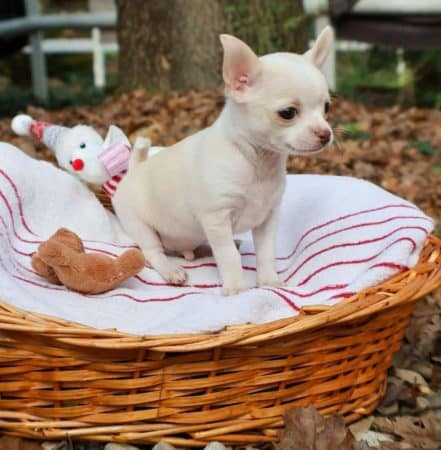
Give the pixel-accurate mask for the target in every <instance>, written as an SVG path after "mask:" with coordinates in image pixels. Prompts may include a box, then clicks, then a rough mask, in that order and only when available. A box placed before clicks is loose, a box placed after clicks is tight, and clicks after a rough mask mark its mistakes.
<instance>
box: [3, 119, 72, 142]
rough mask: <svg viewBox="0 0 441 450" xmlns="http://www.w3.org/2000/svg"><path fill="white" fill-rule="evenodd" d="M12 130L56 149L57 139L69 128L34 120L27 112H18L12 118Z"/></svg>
mask: <svg viewBox="0 0 441 450" xmlns="http://www.w3.org/2000/svg"><path fill="white" fill-rule="evenodd" d="M11 128H12V131H13V132H14V133H15V134H18V135H19V136H29V137H33V138H35V139H38V140H39V141H41V142H43V144H44V145H46V146H47V147H48V148H50V149H51V150H53V151H55V150H56V145H57V140H58V138H59V137H60V135H61V134H63V133H64V132H65V131H67V130H68V129H69V128H67V127H62V126H60V125H54V124H52V123H48V122H42V121H40V120H34V119H33V118H32V117H31V116H28V115H27V114H19V115H18V116H15V117H14V118H13V119H12V122H11Z"/></svg>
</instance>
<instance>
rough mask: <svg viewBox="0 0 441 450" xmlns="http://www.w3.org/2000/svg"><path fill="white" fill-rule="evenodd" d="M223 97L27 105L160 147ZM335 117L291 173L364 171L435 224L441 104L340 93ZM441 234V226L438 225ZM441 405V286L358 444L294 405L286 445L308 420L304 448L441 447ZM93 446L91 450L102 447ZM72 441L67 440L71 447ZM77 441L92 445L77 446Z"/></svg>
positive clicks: (39, 113) (5, 136) (20, 448)
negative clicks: (380, 104) (372, 105)
mask: <svg viewBox="0 0 441 450" xmlns="http://www.w3.org/2000/svg"><path fill="white" fill-rule="evenodd" d="M222 104H223V97H222V95H221V93H220V92H217V91H202V92H190V93H187V94H176V93H174V94H170V95H167V96H165V95H162V94H158V95H154V96H149V95H147V94H146V93H145V92H143V91H136V92H133V93H131V94H124V95H122V96H121V97H118V98H107V99H106V100H105V101H104V103H103V104H101V105H99V106H93V107H92V106H91V107H79V108H76V109H72V110H67V109H65V110H62V111H51V112H49V111H44V110H42V109H36V108H33V107H29V108H28V110H27V111H26V112H27V113H29V114H31V115H32V116H34V117H35V118H37V119H40V120H46V121H49V122H54V123H57V124H63V125H67V126H71V125H75V124H78V123H86V124H89V125H92V126H95V127H96V128H97V129H98V130H99V131H100V132H101V133H103V134H104V132H105V130H106V128H107V127H108V125H109V124H111V123H114V124H116V125H118V126H120V127H121V128H122V129H123V130H124V131H125V132H126V133H127V134H128V135H129V137H130V138H131V139H132V140H133V139H134V138H135V136H136V135H144V136H149V137H150V138H151V139H152V141H153V144H155V145H169V144H172V143H174V142H176V141H177V140H179V139H181V138H183V137H184V136H186V135H188V134H190V133H193V132H195V131H197V130H199V129H200V128H203V127H205V126H207V125H209V124H210V123H212V122H213V120H214V119H215V118H216V116H217V114H218V112H219V111H220V109H221V107H222ZM330 120H331V122H332V124H333V125H334V126H336V127H337V128H338V131H337V136H338V141H339V146H334V147H332V148H330V149H329V150H327V151H326V152H325V153H323V154H321V155H319V156H315V157H313V158H293V159H290V160H289V163H288V169H289V171H290V172H292V173H325V174H338V175H348V176H355V177H361V178H365V179H367V180H370V181H373V182H374V183H376V184H378V185H380V186H382V187H384V188H385V189H387V190H389V191H391V192H394V193H396V194H398V195H400V196H402V197H404V198H406V199H408V200H410V201H412V202H414V203H416V204H417V205H418V206H419V207H420V208H422V209H423V210H424V211H425V212H426V213H427V214H429V215H430V216H432V217H433V218H435V220H436V222H437V223H438V224H439V223H440V222H441V111H439V110H434V109H417V108H408V109H405V108H401V107H398V106H394V107H390V108H383V109H376V110H367V109H366V108H365V107H364V106H363V105H361V104H357V103H351V102H347V101H344V100H342V99H334V101H333V107H332V112H331V114H330ZM1 140H3V141H8V142H12V143H14V144H16V145H17V146H19V147H21V148H22V149H23V150H24V151H26V152H27V153H29V154H31V155H33V156H35V157H37V158H50V157H51V155H50V152H48V151H47V150H46V149H44V147H43V146H42V145H41V144H37V146H36V147H34V146H33V145H32V144H30V143H29V141H27V140H26V139H25V138H20V137H17V136H14V135H12V133H11V132H10V119H6V118H5V119H1V120H0V141H1ZM437 232H438V234H441V228H440V226H439V225H438V228H437ZM440 411H441V291H438V292H436V293H434V294H433V295H430V296H428V297H427V298H426V299H424V300H422V301H420V302H419V303H418V304H417V309H416V313H415V315H414V318H413V320H412V323H411V325H410V327H409V328H408V330H407V332H406V338H405V340H404V341H403V345H402V348H401V350H400V352H399V353H398V354H397V355H396V357H395V362H394V367H393V368H392V369H391V371H390V376H389V383H388V389H387V393H386V396H385V398H384V400H383V403H382V405H381V406H380V407H379V408H378V409H377V411H376V412H375V414H374V415H373V416H371V417H370V418H367V419H365V421H364V422H361V423H359V424H357V425H354V427H351V430H352V432H353V433H354V434H355V437H356V440H357V442H356V443H355V442H353V440H352V439H351V438H350V437H348V436H347V434H346V431H345V429H344V427H343V426H342V424H341V422H340V421H339V420H337V419H335V420H334V419H333V421H331V422H327V423H325V422H323V420H322V419H321V418H319V417H318V416H317V415H316V414H315V413H313V412H311V411H309V412H308V411H306V412H299V411H297V412H295V413H293V414H292V415H291V416H290V420H291V422H289V423H291V426H292V429H290V430H286V433H285V435H284V440H283V442H282V443H281V446H280V447H279V449H280V450H285V449H290V450H297V448H298V449H299V450H300V447H296V446H295V445H294V443H295V442H296V441H295V439H301V438H302V436H303V437H304V435H302V436H297V435H296V431H295V429H296V427H297V428H299V427H300V430H302V429H303V428H302V427H303V426H304V424H303V422H305V421H306V422H308V421H309V422H311V421H312V422H314V424H315V425H314V427H316V428H314V429H316V430H318V431H317V434H316V435H315V436H312V437H311V439H310V441H311V443H310V444H309V446H306V444H305V441H304V440H303V444H302V445H304V446H303V447H301V449H302V450H314V449H319V448H320V449H328V448H329V449H335V450H336V449H337V447H335V445H337V444H336V443H338V445H340V447H339V448H342V449H343V448H345V449H346V448H352V447H354V448H358V449H372V448H378V449H382V450H389V449H390V450H394V449H405V448H408V449H428V450H431V449H434V450H435V449H439V448H441V425H440V424H441V415H440ZM306 422H305V423H306ZM309 422H308V423H309ZM320 429H322V430H324V431H323V432H320ZM326 439H328V441H326ZM325 441H326V442H325ZM379 441H382V442H379ZM366 442H369V443H366ZM282 444H283V445H282ZM27 445H28V442H27V441H20V440H15V441H11V440H9V441H3V442H2V440H1V438H0V449H1V450H3V449H5V450H6V449H7V450H34V448H35V447H28V446H27ZM29 445H30V444H29ZM90 445H91V447H90V448H91V449H92V448H93V449H94V450H96V449H101V448H102V447H103V446H101V445H100V444H90ZM70 447H71V446H70V445H69V444H68V443H65V444H64V448H70ZM59 448H60V449H61V448H63V445H61V444H60V447H59ZM71 448H72V447H71ZM77 448H88V447H87V446H85V445H84V444H77Z"/></svg>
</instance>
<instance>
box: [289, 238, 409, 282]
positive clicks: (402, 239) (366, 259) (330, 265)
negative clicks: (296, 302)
mask: <svg viewBox="0 0 441 450" xmlns="http://www.w3.org/2000/svg"><path fill="white" fill-rule="evenodd" d="M401 241H410V242H412V243H413V240H412V239H410V238H407V237H404V238H400V239H397V240H396V241H394V242H392V243H391V244H390V245H388V246H387V247H386V248H384V249H383V250H382V251H381V252H378V253H377V254H375V255H373V256H370V257H368V258H363V259H354V260H349V261H337V262H333V263H330V264H327V265H325V266H322V267H320V268H318V269H316V270H314V272H312V273H311V274H309V275H308V276H307V277H306V278H305V279H303V281H301V282H300V283H299V284H297V286H304V285H305V284H306V283H307V282H308V281H310V280H311V279H312V278H314V277H315V276H316V275H318V274H319V273H321V272H324V271H325V270H327V269H330V268H331V267H336V266H343V265H348V264H361V263H365V262H369V261H372V260H373V259H375V258H377V257H378V256H380V255H381V254H382V253H383V252H384V250H386V249H388V248H390V247H392V245H394V244H397V243H398V242H401Z"/></svg>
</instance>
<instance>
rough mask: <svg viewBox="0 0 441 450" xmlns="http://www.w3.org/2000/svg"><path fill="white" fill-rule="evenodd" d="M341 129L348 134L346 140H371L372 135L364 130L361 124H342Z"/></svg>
mask: <svg viewBox="0 0 441 450" xmlns="http://www.w3.org/2000/svg"><path fill="white" fill-rule="evenodd" d="M341 127H342V128H343V129H344V130H345V132H346V135H345V137H346V139H353V140H360V139H361V140H366V139H370V137H371V134H370V133H369V132H367V131H365V130H363V127H362V125H361V123H360V122H350V123H342V125H341Z"/></svg>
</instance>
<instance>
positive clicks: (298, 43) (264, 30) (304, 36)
mask: <svg viewBox="0 0 441 450" xmlns="http://www.w3.org/2000/svg"><path fill="white" fill-rule="evenodd" d="M225 9H226V13H227V17H228V21H229V23H230V24H231V28H232V32H233V34H234V35H235V36H237V37H239V38H240V39H242V40H244V41H245V42H246V43H247V44H249V45H250V46H251V47H252V48H253V50H254V51H255V52H256V53H257V54H258V55H265V54H266V53H273V52H281V51H285V52H295V53H303V52H304V51H305V50H306V49H307V45H308V37H309V20H308V18H307V16H306V15H305V12H304V9H303V3H302V0H276V1H275V0H228V1H227V5H226V8H225Z"/></svg>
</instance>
